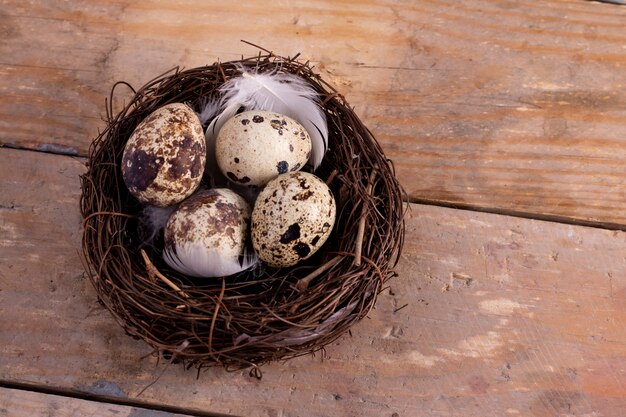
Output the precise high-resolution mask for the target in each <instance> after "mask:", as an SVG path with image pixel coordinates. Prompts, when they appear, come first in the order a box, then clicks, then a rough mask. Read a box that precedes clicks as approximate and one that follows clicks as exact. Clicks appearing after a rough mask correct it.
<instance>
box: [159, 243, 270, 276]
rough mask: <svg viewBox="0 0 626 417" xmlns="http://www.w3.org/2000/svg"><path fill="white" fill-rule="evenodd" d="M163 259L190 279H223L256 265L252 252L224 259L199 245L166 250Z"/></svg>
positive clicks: (219, 254) (217, 252) (214, 251)
mask: <svg viewBox="0 0 626 417" xmlns="http://www.w3.org/2000/svg"><path fill="white" fill-rule="evenodd" d="M163 259H164V260H165V262H166V263H167V264H168V265H169V266H170V267H172V268H174V269H175V270H177V271H178V272H180V273H183V274H185V275H189V276H192V277H225V276H228V275H233V274H236V273H239V272H241V271H245V270H246V269H248V268H251V267H253V266H254V265H256V263H257V261H258V258H257V256H256V254H255V253H254V251H246V253H245V254H244V255H243V256H242V257H225V256H224V255H223V254H222V253H220V252H219V251H218V250H216V249H212V248H207V247H206V246H203V245H201V244H190V245H186V246H184V247H177V248H176V249H175V250H174V249H173V248H169V247H168V248H166V249H165V250H164V251H163Z"/></svg>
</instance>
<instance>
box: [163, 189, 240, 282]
mask: <svg viewBox="0 0 626 417" xmlns="http://www.w3.org/2000/svg"><path fill="white" fill-rule="evenodd" d="M249 220H250V206H249V205H248V203H247V202H246V201H245V200H244V199H243V198H242V197H240V196H239V195H237V194H236V193H235V192H233V191H231V190H229V189H226V188H220V189H211V190H205V191H200V192H198V193H196V194H194V195H193V196H191V197H190V198H189V199H187V200H185V201H184V202H183V203H182V204H181V205H180V206H179V207H178V208H177V209H176V210H175V211H174V212H173V213H172V215H171V216H170V218H169V220H168V221H167V225H166V227H165V250H164V256H163V257H164V259H165V261H166V262H167V263H168V264H169V265H170V266H171V267H172V268H174V269H176V270H177V271H179V272H182V273H184V274H187V275H190V276H197V277H216V276H227V275H231V274H234V273H237V272H240V271H241V270H243V269H245V268H246V267H247V266H246V265H244V264H243V261H242V259H241V258H242V256H243V254H244V251H245V244H246V233H247V230H248V222H249Z"/></svg>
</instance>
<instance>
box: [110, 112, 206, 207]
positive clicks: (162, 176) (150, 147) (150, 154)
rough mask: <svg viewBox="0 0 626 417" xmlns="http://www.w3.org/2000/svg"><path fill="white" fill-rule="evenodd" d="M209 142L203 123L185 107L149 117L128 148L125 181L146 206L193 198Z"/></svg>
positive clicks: (123, 158)
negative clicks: (205, 135) (191, 196)
mask: <svg viewBox="0 0 626 417" xmlns="http://www.w3.org/2000/svg"><path fill="white" fill-rule="evenodd" d="M205 163H206V140H205V138H204V133H203V131H202V125H201V124H200V120H198V117H197V116H196V114H195V113H194V112H193V110H192V109H191V108H190V107H189V106H187V105H185V104H181V103H173V104H168V105H166V106H163V107H161V108H159V109H158V110H156V111H154V112H153V113H151V114H150V115H149V116H148V117H146V118H145V119H144V120H143V121H142V122H141V123H139V125H138V126H137V128H136V129H135V130H134V132H133V134H132V135H131V137H130V139H128V142H127V143H126V146H125V147H124V154H123V156H122V177H123V179H124V183H125V184H126V186H127V187H128V190H129V191H130V193H131V194H132V195H133V196H134V197H135V198H137V200H139V201H140V202H142V203H144V204H149V205H153V206H159V207H166V206H170V205H172V204H176V203H179V202H181V201H182V200H184V199H185V198H187V197H189V196H190V195H191V194H192V193H193V192H194V191H195V189H196V188H197V187H198V185H199V184H200V180H201V179H202V173H203V171H204V166H205Z"/></svg>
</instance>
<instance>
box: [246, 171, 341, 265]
mask: <svg viewBox="0 0 626 417" xmlns="http://www.w3.org/2000/svg"><path fill="white" fill-rule="evenodd" d="M335 210H336V208H335V197H334V196H333V193H332V191H331V190H330V189H329V188H328V186H327V185H326V184H324V182H323V181H322V180H320V179H319V178H317V177H316V176H315V175H313V174H309V173H306V172H292V173H288V174H283V175H279V176H278V177H276V178H274V179H273V180H272V181H270V182H269V183H268V184H267V186H266V187H265V188H264V189H263V191H261V194H259V196H258V198H257V200H256V203H255V204H254V211H253V212H252V244H253V246H254V250H255V251H256V253H257V254H258V255H259V258H260V259H261V260H262V261H264V262H265V263H267V264H268V265H270V266H274V267H277V268H281V267H287V266H293V265H295V264H297V263H298V262H300V261H302V260H304V259H308V258H310V257H311V256H313V254H315V252H317V251H318V250H319V248H321V247H322V245H323V244H324V243H325V242H326V239H328V236H330V232H331V231H332V229H333V225H334V224H335Z"/></svg>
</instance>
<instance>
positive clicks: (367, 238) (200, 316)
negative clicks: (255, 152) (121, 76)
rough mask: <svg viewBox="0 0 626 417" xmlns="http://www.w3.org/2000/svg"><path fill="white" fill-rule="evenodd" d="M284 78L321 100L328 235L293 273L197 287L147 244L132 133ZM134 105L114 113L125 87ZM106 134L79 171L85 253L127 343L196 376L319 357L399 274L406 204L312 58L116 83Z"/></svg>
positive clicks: (265, 273) (370, 140)
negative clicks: (124, 171)
mask: <svg viewBox="0 0 626 417" xmlns="http://www.w3.org/2000/svg"><path fill="white" fill-rule="evenodd" d="M241 66H243V67H244V68H249V69H253V70H255V71H258V72H266V71H286V72H290V73H292V74H296V75H299V76H301V77H302V78H304V79H305V80H306V81H307V82H308V83H309V84H310V85H311V86H312V87H313V88H314V89H315V90H316V91H317V92H318V93H319V95H320V99H321V106H322V108H323V110H324V112H325V113H326V117H327V120H328V128H329V138H328V142H329V143H328V145H329V150H328V152H327V155H326V157H325V158H324V161H323V162H322V165H321V166H320V167H319V168H318V169H317V170H316V172H315V175H317V176H318V177H320V178H321V179H322V180H324V181H326V182H327V184H328V185H329V187H330V188H331V190H332V191H333V194H334V195H335V199H336V202H337V220H336V222H335V227H334V229H333V232H332V234H331V236H330V237H329V240H328V241H327V242H326V244H325V245H324V246H323V247H322V248H321V250H320V251H318V253H316V254H315V255H314V256H313V257H312V258H310V259H309V260H307V261H305V262H304V263H302V264H298V265H296V266H294V267H291V268H283V269H275V268H268V267H261V269H262V270H261V271H258V270H255V271H253V272H251V271H244V272H243V273H240V274H237V275H235V276H230V277H222V278H215V279H214V278H205V279H204V280H205V281H201V282H199V281H197V280H193V279H190V278H189V277H185V276H183V275H182V274H179V273H177V272H175V271H173V270H172V269H171V268H169V267H168V266H167V265H166V264H165V263H164V262H163V261H162V260H161V257H160V255H159V252H158V249H156V248H154V247H140V245H139V244H138V240H139V238H138V235H137V232H136V230H137V227H138V216H139V214H138V213H139V210H140V209H141V206H140V205H139V203H138V202H137V201H136V200H134V199H133V198H132V197H131V196H130V194H129V193H128V191H127V190H126V189H125V186H124V183H123V181H122V178H121V172H120V170H119V166H120V161H121V155H122V151H123V148H124V145H125V143H126V141H127V140H128V138H129V137H130V134H131V133H132V131H133V130H134V128H135V127H136V126H137V125H138V124H139V122H140V121H141V120H143V118H145V116H147V115H148V114H149V113H151V112H152V111H154V110H156V109H157V108H159V107H161V106H163V105H165V104H169V103H173V102H182V103H187V104H189V105H190V106H191V107H192V108H193V109H194V110H195V111H196V112H198V111H199V107H200V106H201V105H202V100H206V97H209V96H214V95H216V94H219V90H218V89H219V87H220V86H221V85H222V84H223V83H224V82H225V81H226V80H227V79H228V78H229V77H232V76H235V75H237V74H238V68H241ZM121 85H124V86H126V87H127V88H130V90H131V91H132V92H133V97H132V99H131V100H130V101H129V102H128V103H127V104H126V105H125V106H124V108H123V109H122V110H121V111H119V112H118V113H114V111H113V102H114V97H115V91H116V88H118V87H119V86H121ZM105 123H106V128H105V129H104V130H102V131H101V132H100V133H99V135H98V136H97V137H96V138H95V139H94V141H93V143H92V145H91V147H90V150H89V159H88V162H87V171H86V173H85V174H83V175H82V176H81V188H82V193H81V202H80V204H81V213H82V216H83V221H84V223H83V242H82V247H83V255H84V259H85V268H86V270H87V273H88V276H89V277H90V280H91V282H92V284H93V286H94V288H95V290H96V293H97V296H98V299H99V301H100V302H101V303H102V304H103V305H104V306H105V307H106V308H107V309H108V310H109V312H110V313H111V314H112V315H113V317H114V318H115V320H116V321H117V322H118V323H119V324H120V325H121V326H122V327H123V328H124V330H125V331H126V333H127V334H129V335H130V336H132V337H134V338H136V339H141V340H143V341H144V342H146V343H147V344H148V345H150V346H151V347H152V348H153V349H154V352H155V354H157V355H159V356H162V357H164V358H166V359H167V358H169V359H170V360H172V361H174V360H175V361H180V362H183V363H184V364H185V367H186V368H190V367H192V366H195V367H197V368H198V370H200V369H202V368H204V367H208V366H215V365H219V366H223V367H225V368H226V369H228V370H237V369H244V368H250V367H251V374H254V375H255V376H257V377H258V376H259V375H260V370H259V367H260V366H261V365H263V364H265V363H267V362H271V361H277V360H286V359H290V358H293V357H297V356H301V355H306V354H309V353H313V352H315V351H318V350H320V349H323V348H324V346H326V345H328V344H329V343H332V342H333V341H335V340H336V339H337V338H339V337H340V336H341V335H343V334H344V333H346V332H347V331H348V330H349V329H350V328H351V327H352V325H354V324H355V323H356V322H358V321H360V320H361V319H362V318H363V317H365V316H366V315H367V314H368V313H369V311H370V310H371V309H372V307H373V306H374V304H375V302H376V298H377V295H378V294H379V293H380V292H381V291H382V290H383V288H384V285H385V283H386V282H387V281H388V280H389V279H390V278H391V277H393V276H395V272H394V271H393V268H394V267H395V265H396V264H397V262H398V260H399V257H400V253H401V250H402V246H403V243H404V204H403V201H404V197H405V193H404V191H403V190H402V187H401V186H400V184H399V182H398V180H397V179H396V177H395V170H394V166H393V163H392V162H391V161H390V160H389V159H387V158H386V157H385V155H384V153H383V151H382V148H381V147H380V145H379V144H378V142H377V141H376V139H375V137H374V135H373V134H372V133H371V132H370V131H369V129H367V127H366V126H365V125H364V124H363V122H362V121H361V120H360V119H359V118H358V116H357V115H356V114H355V112H354V110H353V109H352V108H351V107H350V105H349V104H348V103H347V101H346V100H345V98H344V97H343V96H342V95H340V94H339V93H338V92H337V91H336V90H335V89H334V88H333V87H332V86H331V85H330V84H329V83H327V82H326V81H324V80H323V79H322V77H321V76H320V75H319V74H317V73H316V72H315V71H314V69H313V67H312V66H311V65H310V63H309V62H308V61H306V62H302V61H299V60H298V55H296V56H294V57H292V58H289V57H281V56H278V55H275V54H273V53H271V52H268V51H264V52H260V53H259V54H258V55H256V56H253V57H249V58H243V57H242V58H241V59H239V60H235V61H228V62H217V63H214V64H212V65H206V66H202V67H196V68H191V69H180V68H179V67H175V68H173V69H172V70H170V71H168V72H166V73H164V74H161V75H159V76H157V77H155V78H154V79H153V80H151V81H149V82H147V83H146V84H145V85H144V86H142V87H141V88H140V89H138V90H135V89H133V87H132V86H131V85H130V84H128V83H126V82H124V81H118V82H117V83H115V84H114V85H113V87H112V88H111V93H110V96H109V98H108V100H107V101H106V119H105Z"/></svg>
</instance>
